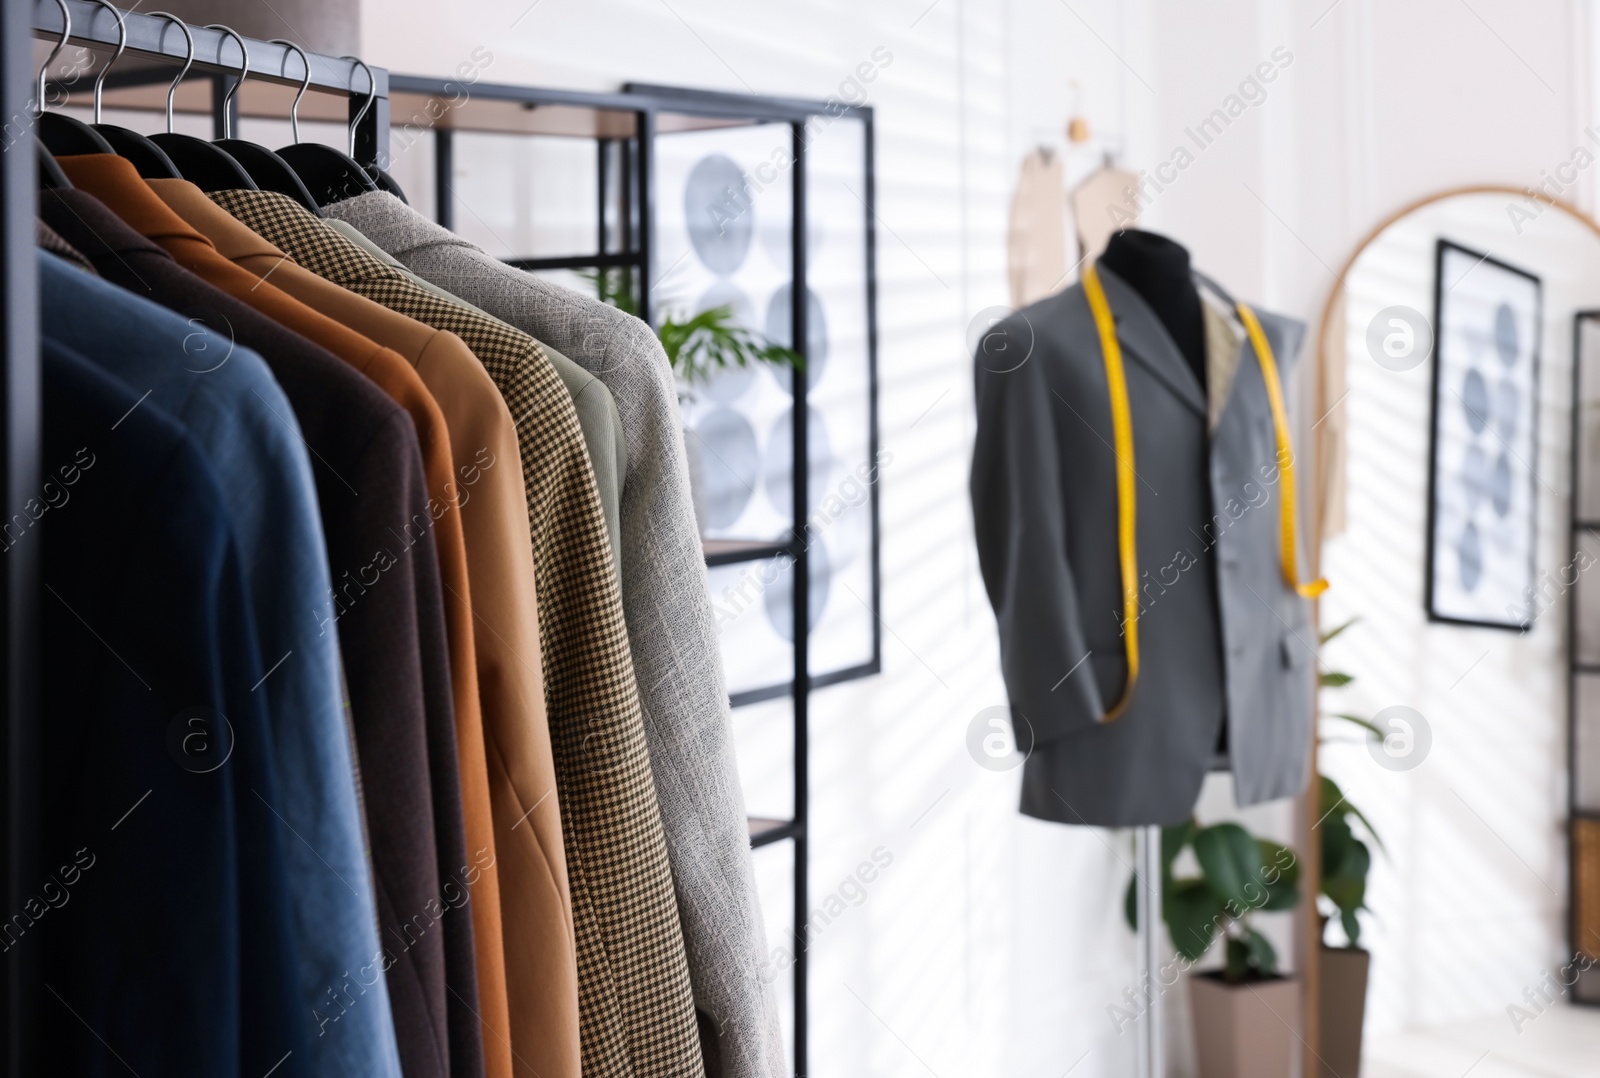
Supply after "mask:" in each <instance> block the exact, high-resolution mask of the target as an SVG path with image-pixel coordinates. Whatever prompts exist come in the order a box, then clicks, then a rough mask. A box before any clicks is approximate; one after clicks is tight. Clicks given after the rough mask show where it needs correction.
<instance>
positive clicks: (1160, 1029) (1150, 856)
mask: <svg viewBox="0 0 1600 1078" xmlns="http://www.w3.org/2000/svg"><path fill="white" fill-rule="evenodd" d="M1133 857H1134V862H1133V863H1134V878H1135V879H1136V880H1137V881H1138V882H1137V883H1136V885H1135V886H1136V894H1135V899H1134V902H1135V905H1136V907H1137V910H1138V916H1139V931H1138V944H1137V946H1138V952H1139V953H1138V960H1137V964H1138V972H1139V984H1140V989H1141V991H1142V992H1143V993H1144V997H1145V1011H1144V1020H1143V1021H1142V1022H1140V1023H1139V1024H1138V1029H1139V1044H1138V1051H1139V1071H1138V1073H1139V1078H1166V1059H1165V1052H1164V1048H1165V1044H1164V1041H1163V1034H1164V1024H1163V1022H1162V1006H1161V1004H1162V1001H1161V992H1162V988H1163V985H1162V982H1161V924H1162V921H1161V828H1160V827H1137V828H1134V832H1133Z"/></svg>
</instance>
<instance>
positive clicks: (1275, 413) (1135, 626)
mask: <svg viewBox="0 0 1600 1078" xmlns="http://www.w3.org/2000/svg"><path fill="white" fill-rule="evenodd" d="M1083 294H1084V296H1085V297H1086V298H1087V299H1088V300H1089V311H1090V313H1091V314H1093V315H1094V326H1095V329H1096V330H1097V331H1098V333H1099V336H1100V354H1101V356H1102V357H1103V358H1104V360H1105V365H1106V388H1107V390H1108V391H1109V394H1110V398H1111V431H1112V446H1113V448H1114V450H1115V452H1116V456H1117V561H1118V564H1119V567H1120V569H1121V573H1122V639H1123V650H1124V652H1125V653H1126V657H1127V665H1128V678H1127V682H1126V683H1125V684H1124V685H1123V688H1122V696H1121V698H1119V699H1118V700H1117V702H1116V704H1114V705H1113V706H1112V708H1111V710H1109V711H1107V712H1106V713H1105V714H1104V715H1102V716H1101V717H1100V721H1101V722H1113V721H1115V720H1116V719H1119V718H1121V717H1122V713H1123V712H1124V711H1126V710H1127V708H1128V701H1129V700H1130V699H1132V697H1133V686H1134V683H1135V682H1137V681H1138V680H1139V553H1138V546H1137V543H1136V541H1135V539H1136V536H1137V530H1136V528H1135V526H1134V525H1135V520H1134V512H1135V507H1136V504H1137V502H1138V490H1137V488H1136V487H1135V486H1134V481H1135V478H1136V476H1135V473H1134V468H1133V414H1132V412H1131V411H1130V410H1129V408H1128V379H1127V375H1126V374H1125V373H1124V371H1123V367H1122V346H1121V345H1120V344H1118V342H1117V327H1116V323H1115V322H1114V321H1112V318H1111V305H1110V304H1108V303H1107V302H1106V293H1105V289H1104V288H1102V287H1101V285H1100V274H1099V273H1098V272H1097V271H1096V269H1095V267H1094V264H1093V263H1090V264H1089V265H1088V266H1086V267H1085V268H1084V271H1083ZM1238 310H1239V318H1240V319H1241V320H1242V321H1243V322H1244V328H1245V332H1246V333H1248V334H1249V336H1250V346H1251V347H1252V348H1254V349H1255V353H1256V359H1257V361H1258V362H1259V363H1260V366H1261V377H1262V380H1263V381H1265V382H1266V384H1267V401H1268V403H1269V404H1270V405H1271V407H1272V426H1273V433H1274V435H1275V438H1276V441H1277V450H1278V476H1279V478H1278V482H1279V494H1278V536H1279V551H1280V556H1281V559H1282V565H1283V577H1284V580H1285V581H1287V582H1288V584H1289V586H1290V587H1291V588H1293V589H1294V590H1295V591H1296V592H1298V593H1299V594H1301V595H1303V596H1305V597H1307V598H1315V597H1316V596H1318V595H1321V594H1322V593H1323V592H1325V591H1327V590H1328V582H1327V581H1326V580H1322V579H1317V580H1313V581H1311V582H1310V583H1309V584H1302V583H1300V574H1299V563H1298V557H1297V554H1296V551H1297V545H1296V539H1295V529H1296V516H1295V486H1294V451H1293V449H1292V448H1291V446H1290V444H1289V417H1288V413H1287V412H1286V411H1285V409H1284V406H1283V386H1282V384H1281V383H1279V381H1278V364H1277V361H1276V360H1275V359H1274V358H1273V355H1272V346H1271V345H1270V344H1268V343H1267V335H1266V334H1265V333H1263V332H1262V330H1261V323H1260V322H1259V321H1258V320H1257V319H1256V315H1255V312H1254V311H1252V310H1251V309H1250V308H1249V307H1247V306H1245V305H1244V304H1243V303H1240V304H1238Z"/></svg>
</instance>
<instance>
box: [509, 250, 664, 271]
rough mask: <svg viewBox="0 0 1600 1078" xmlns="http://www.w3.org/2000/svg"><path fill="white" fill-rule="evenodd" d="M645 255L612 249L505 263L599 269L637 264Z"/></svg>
mask: <svg viewBox="0 0 1600 1078" xmlns="http://www.w3.org/2000/svg"><path fill="white" fill-rule="evenodd" d="M643 257H644V256H643V255H641V254H639V253H638V252H637V251H635V252H627V251H621V252H616V251H612V252H607V253H605V254H593V255H555V256H553V257H550V258H508V259H506V260H505V263H506V265H508V266H515V267H516V268H517V269H519V270H553V269H597V268H599V267H602V266H637V265H639V263H640V261H641V260H642V259H643Z"/></svg>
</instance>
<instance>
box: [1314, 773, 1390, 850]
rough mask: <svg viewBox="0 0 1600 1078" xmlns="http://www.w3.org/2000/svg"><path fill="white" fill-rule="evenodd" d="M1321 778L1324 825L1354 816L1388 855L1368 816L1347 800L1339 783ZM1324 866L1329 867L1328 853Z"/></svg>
mask: <svg viewBox="0 0 1600 1078" xmlns="http://www.w3.org/2000/svg"><path fill="white" fill-rule="evenodd" d="M1320 778H1321V779H1322V820H1323V821H1324V825H1326V822H1327V821H1329V820H1331V819H1334V818H1338V819H1341V820H1342V819H1344V818H1345V817H1347V816H1354V817H1355V818H1356V819H1358V820H1360V821H1361V824H1362V826H1363V827H1365V828H1366V829H1367V834H1368V835H1370V836H1371V837H1372V841H1374V842H1376V843H1377V844H1378V849H1380V850H1382V851H1383V852H1384V853H1386V854H1387V853H1388V852H1389V849H1388V847H1386V846H1385V845H1384V844H1383V839H1382V838H1381V837H1379V835H1378V829H1377V828H1376V827H1373V826H1372V821H1371V820H1369V819H1367V816H1366V814H1365V813H1364V812H1362V811H1361V810H1360V809H1358V808H1356V807H1355V806H1354V805H1352V804H1351V803H1350V802H1349V801H1347V800H1345V796H1344V792H1343V791H1342V790H1340V789H1339V785H1338V783H1336V782H1334V781H1333V780H1332V779H1330V778H1329V777H1328V776H1326V775H1322V776H1320ZM1323 866H1324V868H1326V866H1327V854H1326V853H1324V854H1323Z"/></svg>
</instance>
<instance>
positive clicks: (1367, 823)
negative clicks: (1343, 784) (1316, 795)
mask: <svg viewBox="0 0 1600 1078" xmlns="http://www.w3.org/2000/svg"><path fill="white" fill-rule="evenodd" d="M1345 806H1346V807H1347V808H1348V809H1349V810H1350V813H1351V815H1353V816H1355V818H1356V819H1358V820H1360V821H1361V826H1363V827H1365V828H1366V829H1367V834H1368V835H1370V836H1371V838H1372V841H1374V842H1376V843H1377V844H1378V849H1380V850H1382V851H1383V852H1384V853H1385V854H1387V853H1388V852H1389V849H1388V847H1387V846H1385V845H1384V844H1383V839H1381V838H1379V837H1378V829H1377V828H1376V827H1373V826H1372V821H1371V820H1369V819H1367V816H1366V813H1364V812H1362V811H1361V810H1360V809H1358V808H1356V807H1355V806H1354V805H1352V804H1350V803H1349V802H1348V801H1347V802H1345Z"/></svg>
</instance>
